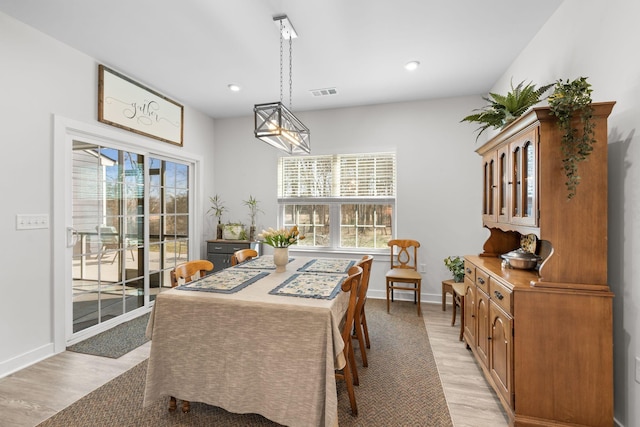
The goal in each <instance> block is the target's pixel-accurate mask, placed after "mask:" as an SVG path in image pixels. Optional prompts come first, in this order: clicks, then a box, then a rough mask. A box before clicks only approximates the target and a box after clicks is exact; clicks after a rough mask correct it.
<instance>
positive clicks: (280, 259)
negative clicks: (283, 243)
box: [273, 248, 289, 273]
mask: <svg viewBox="0 0 640 427" xmlns="http://www.w3.org/2000/svg"><path fill="white" fill-rule="evenodd" d="M273 263H274V264H275V265H276V273H282V272H284V271H286V269H287V264H288V263H289V248H273Z"/></svg>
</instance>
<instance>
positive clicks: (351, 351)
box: [347, 343, 360, 385]
mask: <svg viewBox="0 0 640 427" xmlns="http://www.w3.org/2000/svg"><path fill="white" fill-rule="evenodd" d="M349 363H350V364H351V375H352V376H353V385H360V378H358V367H357V366H356V355H355V350H354V349H353V345H352V344H351V343H349ZM349 363H347V364H349Z"/></svg>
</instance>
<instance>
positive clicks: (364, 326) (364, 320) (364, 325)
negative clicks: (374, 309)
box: [360, 310, 371, 348]
mask: <svg viewBox="0 0 640 427" xmlns="http://www.w3.org/2000/svg"><path fill="white" fill-rule="evenodd" d="M360 320H361V321H362V330H363V331H364V340H365V342H366V343H367V348H371V342H370V341H369V328H368V327H367V315H366V314H365V312H364V310H362V317H361V318H360Z"/></svg>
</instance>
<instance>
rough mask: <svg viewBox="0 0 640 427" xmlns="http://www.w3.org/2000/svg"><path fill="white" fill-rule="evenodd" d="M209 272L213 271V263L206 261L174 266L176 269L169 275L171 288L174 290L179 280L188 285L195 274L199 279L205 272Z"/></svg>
mask: <svg viewBox="0 0 640 427" xmlns="http://www.w3.org/2000/svg"><path fill="white" fill-rule="evenodd" d="M211 270H213V263H212V262H211V261H208V260H206V259H197V260H194V261H187V262H185V263H184V264H180V265H176V268H174V269H173V270H171V273H170V275H171V287H172V288H175V287H176V286H178V282H179V281H180V280H181V279H182V280H184V283H189V282H190V281H191V278H192V277H193V276H195V274H196V273H200V277H204V275H205V274H206V272H207V271H211Z"/></svg>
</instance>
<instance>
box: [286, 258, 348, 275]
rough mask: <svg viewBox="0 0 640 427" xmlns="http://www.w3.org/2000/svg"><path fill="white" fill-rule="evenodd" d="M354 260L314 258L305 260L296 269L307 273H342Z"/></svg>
mask: <svg viewBox="0 0 640 427" xmlns="http://www.w3.org/2000/svg"><path fill="white" fill-rule="evenodd" d="M355 263H356V262H355V261H353V260H349V259H339V258H316V259H312V260H311V261H309V262H307V263H306V264H305V265H303V266H302V267H300V268H299V269H298V271H305V272H308V273H344V274H347V272H348V271H349V269H350V268H351V267H352V266H353V265H354V264H355Z"/></svg>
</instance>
